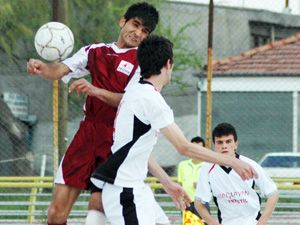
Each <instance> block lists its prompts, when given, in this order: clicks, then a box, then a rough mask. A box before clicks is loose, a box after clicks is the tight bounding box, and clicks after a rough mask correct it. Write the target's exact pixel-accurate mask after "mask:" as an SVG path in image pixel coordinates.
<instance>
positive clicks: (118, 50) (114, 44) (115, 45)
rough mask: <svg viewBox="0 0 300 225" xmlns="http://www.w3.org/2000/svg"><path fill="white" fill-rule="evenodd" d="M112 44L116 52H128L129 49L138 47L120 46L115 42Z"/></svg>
mask: <svg viewBox="0 0 300 225" xmlns="http://www.w3.org/2000/svg"><path fill="white" fill-rule="evenodd" d="M110 46H111V48H112V49H113V50H114V51H115V52H116V53H123V52H127V51H129V50H132V49H137V47H134V48H119V47H118V46H117V44H116V43H115V42H113V43H111V44H110Z"/></svg>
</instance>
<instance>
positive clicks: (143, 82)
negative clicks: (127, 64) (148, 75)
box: [139, 78, 153, 86]
mask: <svg viewBox="0 0 300 225" xmlns="http://www.w3.org/2000/svg"><path fill="white" fill-rule="evenodd" d="M139 83H140V84H150V85H152V86H153V84H152V83H151V82H149V81H146V80H143V79H142V78H141V79H140V81H139Z"/></svg>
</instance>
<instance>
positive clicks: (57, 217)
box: [48, 204, 68, 224]
mask: <svg viewBox="0 0 300 225" xmlns="http://www.w3.org/2000/svg"><path fill="white" fill-rule="evenodd" d="M67 218H68V212H67V211H66V210H65V208H64V207H59V206H57V205H54V204H51V205H50V206H49V208H48V222H50V223H58V224H59V223H64V222H65V221H66V220H67Z"/></svg>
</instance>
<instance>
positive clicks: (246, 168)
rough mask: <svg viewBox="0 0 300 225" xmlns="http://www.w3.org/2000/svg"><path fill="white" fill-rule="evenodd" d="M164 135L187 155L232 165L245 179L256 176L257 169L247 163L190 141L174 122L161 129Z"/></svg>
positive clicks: (181, 152)
mask: <svg viewBox="0 0 300 225" xmlns="http://www.w3.org/2000/svg"><path fill="white" fill-rule="evenodd" d="M160 131H161V132H162V133H163V135H164V136H165V137H166V138H167V139H168V140H169V141H170V142H171V143H172V144H173V145H174V146H175V148H176V150H177V151H178V152H179V153H180V154H182V155H185V156H187V157H190V158H197V159H199V160H203V161H207V162H213V163H217V164H221V165H225V166H230V167H232V168H233V169H234V170H235V171H236V172H237V173H238V174H239V175H240V176H241V178H242V179H243V180H246V179H250V178H253V177H256V176H257V174H256V172H255V170H254V169H253V168H252V167H251V166H250V165H249V164H247V163H245V162H243V161H241V160H238V159H236V158H233V157H229V156H226V155H221V154H219V153H216V152H214V151H211V150H210V149H207V148H204V147H202V146H199V145H197V144H193V143H190V142H189V141H188V140H187V139H186V138H185V136H184V134H183V132H182V131H181V129H180V128H179V127H178V126H177V125H176V124H175V123H172V124H170V125H169V126H167V127H165V128H162V129H161V130H160Z"/></svg>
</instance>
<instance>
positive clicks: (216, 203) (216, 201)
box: [213, 196, 222, 224]
mask: <svg viewBox="0 0 300 225" xmlns="http://www.w3.org/2000/svg"><path fill="white" fill-rule="evenodd" d="M213 199H214V202H215V205H216V206H217V208H218V220H219V223H220V224H222V216H221V210H220V208H219V204H218V199H217V197H216V196H213Z"/></svg>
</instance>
